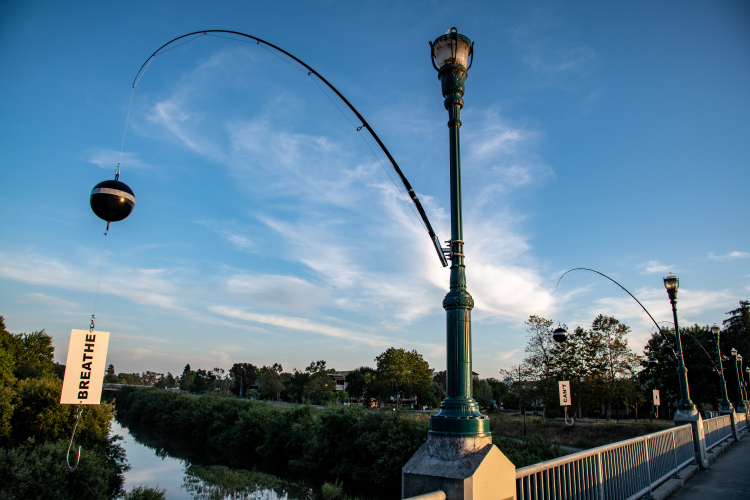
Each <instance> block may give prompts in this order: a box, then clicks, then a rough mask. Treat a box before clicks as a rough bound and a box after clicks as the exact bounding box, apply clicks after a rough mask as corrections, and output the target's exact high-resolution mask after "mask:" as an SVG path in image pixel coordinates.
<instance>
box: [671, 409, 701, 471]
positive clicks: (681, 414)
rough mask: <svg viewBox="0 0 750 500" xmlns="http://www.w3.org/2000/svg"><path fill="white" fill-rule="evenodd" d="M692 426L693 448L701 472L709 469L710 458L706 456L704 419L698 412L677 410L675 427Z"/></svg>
mask: <svg viewBox="0 0 750 500" xmlns="http://www.w3.org/2000/svg"><path fill="white" fill-rule="evenodd" d="M685 424H690V425H691V426H692V427H693V447H694V449H695V462H696V463H697V464H698V467H700V468H701V470H703V469H706V468H708V457H707V454H706V436H705V433H704V432H703V419H702V418H701V414H700V412H699V411H698V410H692V411H687V410H677V411H676V412H675V414H674V425H675V426H679V425H685Z"/></svg>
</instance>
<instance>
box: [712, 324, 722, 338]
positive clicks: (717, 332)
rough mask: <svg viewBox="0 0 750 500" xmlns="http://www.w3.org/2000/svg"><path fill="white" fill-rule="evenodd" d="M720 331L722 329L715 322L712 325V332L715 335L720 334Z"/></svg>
mask: <svg viewBox="0 0 750 500" xmlns="http://www.w3.org/2000/svg"><path fill="white" fill-rule="evenodd" d="M719 332H721V329H720V328H719V327H718V326H716V323H714V326H712V327H711V333H713V334H714V335H718V334H719Z"/></svg>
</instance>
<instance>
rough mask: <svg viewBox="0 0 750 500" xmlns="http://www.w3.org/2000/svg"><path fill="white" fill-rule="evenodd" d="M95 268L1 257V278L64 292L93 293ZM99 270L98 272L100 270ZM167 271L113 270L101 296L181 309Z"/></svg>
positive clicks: (51, 260) (48, 259)
mask: <svg viewBox="0 0 750 500" xmlns="http://www.w3.org/2000/svg"><path fill="white" fill-rule="evenodd" d="M95 267H98V266H91V268H90V269H83V268H81V267H78V266H75V265H73V264H70V263H68V262H65V261H62V260H60V259H56V258H53V257H50V256H43V255H38V254H8V253H0V277H2V278H7V279H12V280H14V281H20V282H23V283H30V284H34V285H46V286H54V287H57V288H61V289H63V290H81V291H91V290H94V289H95V288H96V277H97V273H96V270H95ZM97 270H98V269H97ZM165 274H167V272H166V271H164V270H155V269H128V268H123V267H120V266H110V273H109V276H108V278H107V279H106V280H104V281H103V282H102V284H101V287H100V292H101V293H108V294H111V295H115V296H118V297H123V298H127V299H128V300H132V301H133V302H135V303H138V304H144V305H157V306H160V307H164V308H167V309H180V307H179V306H178V305H177V296H179V295H180V294H179V293H178V289H179V287H178V286H177V285H175V284H173V283H171V282H169V281H167V280H165V279H164V276H163V275H165Z"/></svg>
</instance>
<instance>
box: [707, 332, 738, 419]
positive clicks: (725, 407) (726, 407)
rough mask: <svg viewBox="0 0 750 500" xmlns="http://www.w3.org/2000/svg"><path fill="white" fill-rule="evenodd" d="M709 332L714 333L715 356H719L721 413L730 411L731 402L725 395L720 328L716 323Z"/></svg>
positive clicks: (725, 384) (725, 386)
mask: <svg viewBox="0 0 750 500" xmlns="http://www.w3.org/2000/svg"><path fill="white" fill-rule="evenodd" d="M711 333H713V334H714V343H715V344H716V356H717V357H718V358H719V384H720V385H721V403H719V411H720V412H721V413H731V412H732V411H733V408H732V403H731V402H730V401H729V397H728V396H727V383H726V380H724V366H723V365H722V363H721V348H720V347H719V334H720V333H721V329H720V328H719V327H718V326H716V323H714V326H712V327H711Z"/></svg>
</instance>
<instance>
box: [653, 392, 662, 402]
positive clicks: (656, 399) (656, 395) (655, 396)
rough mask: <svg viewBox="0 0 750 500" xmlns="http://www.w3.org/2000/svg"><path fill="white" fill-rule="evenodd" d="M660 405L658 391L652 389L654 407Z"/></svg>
mask: <svg viewBox="0 0 750 500" xmlns="http://www.w3.org/2000/svg"><path fill="white" fill-rule="evenodd" d="M660 404H661V403H660V402H659V390H658V389H654V406H659V405H660Z"/></svg>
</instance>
